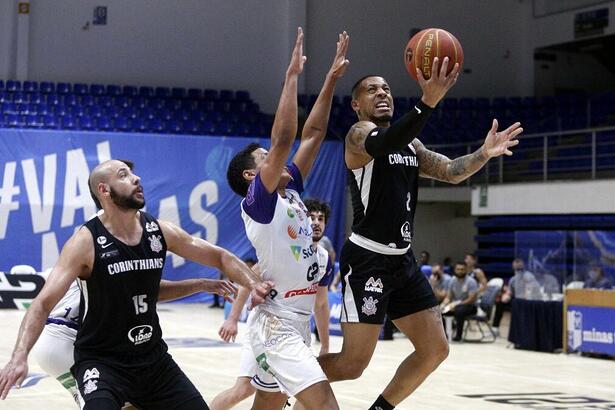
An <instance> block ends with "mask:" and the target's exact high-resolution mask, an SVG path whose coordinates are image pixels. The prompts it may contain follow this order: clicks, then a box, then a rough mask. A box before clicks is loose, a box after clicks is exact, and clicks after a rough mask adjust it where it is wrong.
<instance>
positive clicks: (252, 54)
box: [29, 0, 305, 111]
mask: <svg viewBox="0 0 615 410" xmlns="http://www.w3.org/2000/svg"><path fill="white" fill-rule="evenodd" d="M102 4H104V5H107V6H108V24H107V25H106V26H94V25H90V26H89V29H87V30H85V29H84V28H83V27H84V26H85V25H86V23H87V22H88V21H91V19H92V15H93V10H94V7H95V6H98V5H101V2H100V1H98V0H80V1H74V0H54V1H48V0H33V1H32V13H31V21H30V27H31V32H30V70H29V72H30V77H31V78H32V79H33V80H52V81H71V82H86V83H118V84H136V85H145V84H147V85H166V86H173V85H176V86H185V87H201V88H204V87H211V88H231V89H247V90H249V91H251V92H252V94H253V96H254V97H255V98H256V99H257V100H258V101H263V102H264V103H265V107H264V108H266V109H268V110H269V111H272V110H273V109H274V107H275V106H274V105H272V102H274V101H276V100H277V98H278V97H279V93H280V90H281V84H282V82H283V80H284V72H285V69H286V65H287V63H288V57H289V55H290V47H291V44H292V42H293V41H294V38H295V30H296V27H297V25H299V24H301V23H302V22H303V21H304V19H305V2H304V1H296V0H267V1H266V2H248V1H241V0H208V1H201V0H181V1H177V0H176V1H171V0H130V1H126V0H106V1H104V2H102Z"/></svg>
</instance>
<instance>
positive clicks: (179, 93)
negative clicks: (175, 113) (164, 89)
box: [171, 87, 187, 98]
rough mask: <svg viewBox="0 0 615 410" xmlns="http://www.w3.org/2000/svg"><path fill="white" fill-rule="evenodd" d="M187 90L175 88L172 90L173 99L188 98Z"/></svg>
mask: <svg viewBox="0 0 615 410" xmlns="http://www.w3.org/2000/svg"><path fill="white" fill-rule="evenodd" d="M186 94H187V93H186V89H185V88H182V87H173V88H172V89H171V97H173V98H186Z"/></svg>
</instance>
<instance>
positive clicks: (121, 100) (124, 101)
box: [113, 95, 132, 108]
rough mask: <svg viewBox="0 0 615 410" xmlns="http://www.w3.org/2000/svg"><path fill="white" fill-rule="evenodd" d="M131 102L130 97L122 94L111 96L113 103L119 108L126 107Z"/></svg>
mask: <svg viewBox="0 0 615 410" xmlns="http://www.w3.org/2000/svg"><path fill="white" fill-rule="evenodd" d="M131 102H132V100H131V99H130V97H126V96H124V95H118V96H115V97H113V105H115V106H116V107H119V108H126V107H128V106H130V103H131Z"/></svg>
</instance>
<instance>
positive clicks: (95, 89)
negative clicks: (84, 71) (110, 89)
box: [90, 84, 106, 97]
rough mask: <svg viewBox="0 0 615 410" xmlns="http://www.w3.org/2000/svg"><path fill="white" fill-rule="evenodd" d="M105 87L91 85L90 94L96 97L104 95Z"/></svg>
mask: <svg viewBox="0 0 615 410" xmlns="http://www.w3.org/2000/svg"><path fill="white" fill-rule="evenodd" d="M105 93H106V91H105V86H104V85H102V84H92V85H90V94H91V95H93V96H95V97H98V96H99V95H105Z"/></svg>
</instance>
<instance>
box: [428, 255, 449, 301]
mask: <svg viewBox="0 0 615 410" xmlns="http://www.w3.org/2000/svg"><path fill="white" fill-rule="evenodd" d="M452 279H453V278H452V277H451V275H449V274H448V273H444V270H443V269H442V266H441V265H440V264H436V265H433V266H432V267H431V276H430V277H429V284H430V285H431V288H432V289H433V293H434V294H435V295H436V299H438V302H442V301H443V300H444V298H445V297H446V295H447V294H448V287H449V286H450V283H451V280H452Z"/></svg>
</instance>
